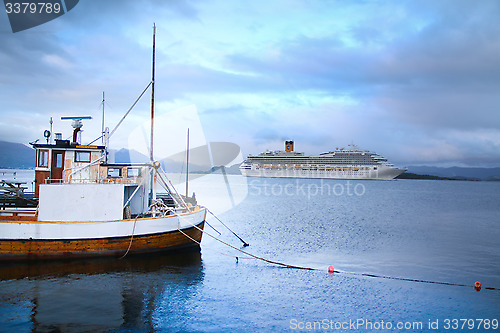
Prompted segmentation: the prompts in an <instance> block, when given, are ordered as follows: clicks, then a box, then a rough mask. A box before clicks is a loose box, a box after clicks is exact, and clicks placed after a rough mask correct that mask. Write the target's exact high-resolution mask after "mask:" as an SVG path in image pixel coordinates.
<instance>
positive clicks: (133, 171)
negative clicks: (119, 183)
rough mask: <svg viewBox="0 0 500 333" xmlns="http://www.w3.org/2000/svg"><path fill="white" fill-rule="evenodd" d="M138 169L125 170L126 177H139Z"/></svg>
mask: <svg viewBox="0 0 500 333" xmlns="http://www.w3.org/2000/svg"><path fill="white" fill-rule="evenodd" d="M140 171H141V169H139V168H127V177H139V175H140V174H141V172H140Z"/></svg>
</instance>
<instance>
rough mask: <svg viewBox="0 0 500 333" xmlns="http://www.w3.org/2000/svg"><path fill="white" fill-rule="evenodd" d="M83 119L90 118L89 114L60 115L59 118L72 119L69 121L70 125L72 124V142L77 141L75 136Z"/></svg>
mask: <svg viewBox="0 0 500 333" xmlns="http://www.w3.org/2000/svg"><path fill="white" fill-rule="evenodd" d="M84 119H92V117H91V116H76V117H61V120H73V122H72V123H71V126H73V128H74V130H73V141H72V143H78V140H77V137H78V132H80V131H81V128H82V127H83V122H82V120H84Z"/></svg>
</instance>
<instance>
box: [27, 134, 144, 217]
mask: <svg viewBox="0 0 500 333" xmlns="http://www.w3.org/2000/svg"><path fill="white" fill-rule="evenodd" d="M33 147H34V148H35V149H36V168H35V197H37V198H38V199H39V211H38V220H39V221H111V220H120V219H123V218H124V217H126V218H130V216H133V215H137V214H140V213H142V212H144V211H146V210H147V208H148V205H149V189H150V179H151V178H150V169H151V168H150V165H149V164H116V163H108V162H107V161H106V160H107V152H106V149H105V147H104V146H84V145H80V144H78V143H77V142H72V143H70V141H69V140H55V143H54V144H34V145H33Z"/></svg>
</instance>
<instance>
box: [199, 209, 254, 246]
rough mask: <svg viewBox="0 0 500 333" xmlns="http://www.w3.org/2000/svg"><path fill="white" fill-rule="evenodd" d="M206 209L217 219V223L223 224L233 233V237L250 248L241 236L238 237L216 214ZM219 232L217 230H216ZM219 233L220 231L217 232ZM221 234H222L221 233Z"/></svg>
mask: <svg viewBox="0 0 500 333" xmlns="http://www.w3.org/2000/svg"><path fill="white" fill-rule="evenodd" d="M205 209H206V210H207V212H209V213H210V214H212V216H213V217H215V218H216V219H217V221H219V222H220V223H222V225H223V226H225V227H226V228H227V230H229V231H231V232H232V233H233V235H235V236H236V237H238V239H239V240H240V241H241V242H242V243H243V246H245V247H246V246H249V245H250V244H248V243H247V242H245V241H244V240H243V239H242V238H241V237H240V236H238V235H237V234H236V233H235V232H234V231H232V230H231V229H230V228H229V227H228V226H227V225H226V224H225V223H224V222H222V221H221V219H219V218H218V217H217V216H215V214H214V213H212V211H211V210H210V209H208V208H206V207H205ZM216 231H217V230H216ZM217 232H218V231H217ZM219 234H220V233H219Z"/></svg>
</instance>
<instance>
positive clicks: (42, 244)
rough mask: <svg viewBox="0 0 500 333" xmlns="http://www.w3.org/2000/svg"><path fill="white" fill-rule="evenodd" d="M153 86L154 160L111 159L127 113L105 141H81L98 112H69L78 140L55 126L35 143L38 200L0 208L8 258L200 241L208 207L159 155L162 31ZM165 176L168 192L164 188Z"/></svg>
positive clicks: (2, 254)
mask: <svg viewBox="0 0 500 333" xmlns="http://www.w3.org/2000/svg"><path fill="white" fill-rule="evenodd" d="M149 87H151V88H152V98H151V100H152V103H151V141H150V160H151V161H150V163H142V164H131V163H129V164H115V163H111V162H110V161H108V154H107V147H108V141H109V137H110V136H111V135H112V134H113V133H114V131H115V130H116V128H117V127H118V126H119V124H120V123H121V121H120V123H119V124H118V125H117V127H115V129H114V130H113V131H112V132H111V134H110V133H109V131H106V130H105V131H103V145H102V146H97V145H90V144H89V145H83V144H81V143H80V142H79V141H81V140H79V139H78V137H79V136H81V128H82V126H83V125H82V120H83V119H89V118H90V117H64V118H65V119H69V120H72V121H73V128H74V131H73V139H72V141H71V142H70V140H62V135H59V136H58V135H56V138H55V143H52V134H51V132H50V131H48V130H47V131H46V132H45V133H44V136H45V137H46V138H47V143H46V144H40V143H34V144H33V147H34V148H35V149H36V169H35V191H34V192H35V193H34V196H35V198H34V199H37V200H38V207H37V208H28V207H23V208H20V207H14V208H15V209H4V210H0V260H30V259H54V258H60V257H70V258H71V257H95V256H121V255H124V254H127V253H151V252H158V251H167V250H170V251H171V250H178V249H182V248H185V247H198V246H199V243H200V241H201V236H202V232H203V226H204V222H205V218H206V209H205V208H204V207H201V206H197V205H196V204H194V205H193V204H192V203H189V202H186V200H185V198H183V197H182V196H181V195H179V193H178V192H177V191H176V190H175V188H174V187H173V186H172V184H171V182H170V181H169V180H168V178H167V175H166V173H165V172H164V171H163V169H162V168H161V165H160V163H159V162H158V161H155V160H154V158H153V119H154V117H153V115H154V111H153V110H154V37H153V77H152V80H151V82H150V84H149V85H148V86H147V87H146V89H145V90H144V92H145V91H146V90H147V89H148V88H149ZM144 92H143V94H144ZM143 94H141V96H142V95H143ZM139 98H140V97H139ZM129 111H130V110H129ZM49 141H50V142H49ZM94 141H95V140H94ZM157 184H159V185H162V186H163V188H164V190H165V191H166V192H167V194H166V195H164V196H159V195H157V193H156V186H157Z"/></svg>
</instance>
